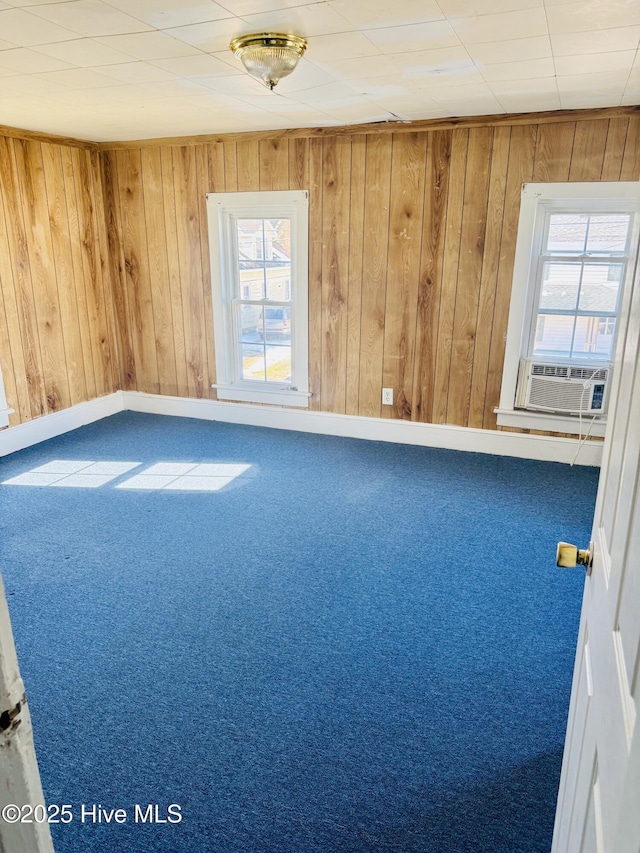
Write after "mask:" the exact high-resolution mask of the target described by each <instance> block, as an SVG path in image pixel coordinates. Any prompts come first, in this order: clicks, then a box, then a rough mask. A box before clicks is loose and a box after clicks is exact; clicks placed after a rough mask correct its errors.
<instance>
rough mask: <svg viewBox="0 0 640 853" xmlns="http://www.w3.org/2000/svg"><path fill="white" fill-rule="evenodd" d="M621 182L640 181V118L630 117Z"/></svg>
mask: <svg viewBox="0 0 640 853" xmlns="http://www.w3.org/2000/svg"><path fill="white" fill-rule="evenodd" d="M620 180H621V181H638V180H640V116H630V118H629V129H628V131H627V139H626V141H625V146H624V156H623V159H622V169H621V170H620Z"/></svg>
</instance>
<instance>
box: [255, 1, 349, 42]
mask: <svg viewBox="0 0 640 853" xmlns="http://www.w3.org/2000/svg"><path fill="white" fill-rule="evenodd" d="M242 17H243V18H244V21H245V22H246V28H245V29H244V30H243V32H245V33H251V32H261V31H263V32H272V33H273V32H276V33H278V32H280V33H296V35H299V36H303V37H304V38H307V37H311V36H323V35H327V34H328V33H348V32H350V31H351V30H354V29H356V28H355V27H354V25H353V24H352V23H350V22H349V21H347V19H346V18H344V17H343V16H342V15H340V14H338V12H336V11H335V10H334V9H331V8H330V7H329V6H328V5H327V4H326V3H313V4H311V5H310V6H299V7H298V8H295V9H279V10H278V11H276V12H268V13H266V14H264V13H263V14H259V15H243V16H242Z"/></svg>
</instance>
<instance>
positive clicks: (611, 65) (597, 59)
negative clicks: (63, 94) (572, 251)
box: [0, 50, 636, 76]
mask: <svg viewBox="0 0 640 853" xmlns="http://www.w3.org/2000/svg"><path fill="white" fill-rule="evenodd" d="M635 56H636V51H635V50H616V51H614V52H613V53H594V54H580V55H578V56H557V57H556V59H555V66H556V72H557V73H558V74H559V75H561V76H566V75H568V74H589V73H595V72H601V71H629V70H630V69H631V66H632V65H633V60H634V59H635ZM1 61H2V57H1V56H0V62H1Z"/></svg>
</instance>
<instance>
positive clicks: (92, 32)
mask: <svg viewBox="0 0 640 853" xmlns="http://www.w3.org/2000/svg"><path fill="white" fill-rule="evenodd" d="M32 12H33V14H34V15H38V17H40V18H44V19H45V20H47V21H51V22H52V23H54V24H58V25H59V26H61V27H66V28H67V29H69V30H72V31H73V32H76V33H79V34H80V35H83V36H112V35H119V34H121V33H137V32H142V31H143V30H150V29H151V27H150V26H149V25H148V24H145V23H143V22H142V21H138V20H136V19H135V18H132V17H130V16H129V15H125V14H124V13H123V12H121V11H120V10H118V9H114V8H113V6H109V5H107V4H106V3H102V2H101V0H70V2H68V3H54V4H53V5H52V6H50V5H48V4H47V5H43V6H33V7H32Z"/></svg>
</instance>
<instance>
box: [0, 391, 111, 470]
mask: <svg viewBox="0 0 640 853" xmlns="http://www.w3.org/2000/svg"><path fill="white" fill-rule="evenodd" d="M123 409H124V402H123V399H122V391H115V392H114V393H113V394H107V396H106V397H97V398H96V399H95V400H89V401H88V402H86V403H77V404H76V405H75V406H71V407H70V408H68V409H62V410H61V411H59V412H52V413H51V414H50V415H43V416H42V417H41V418H34V419H33V420H32V421H26V422H25V423H23V424H18V425H17V426H12V427H8V428H7V429H3V430H2V431H1V432H0V456H7V455H8V454H9V453H15V452H16V450H24V448H25V447H31V445H32V444H39V443H40V442H41V441H46V440H47V439H49V438H55V437H56V436H57V435H62V434H63V433H65V432H70V431H71V430H72V429H78V427H81V426H85V425H86V424H91V423H93V422H94V421H99V420H101V419H102V418H107V417H109V415H115V414H116V413H117V412H121V411H122V410H123Z"/></svg>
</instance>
